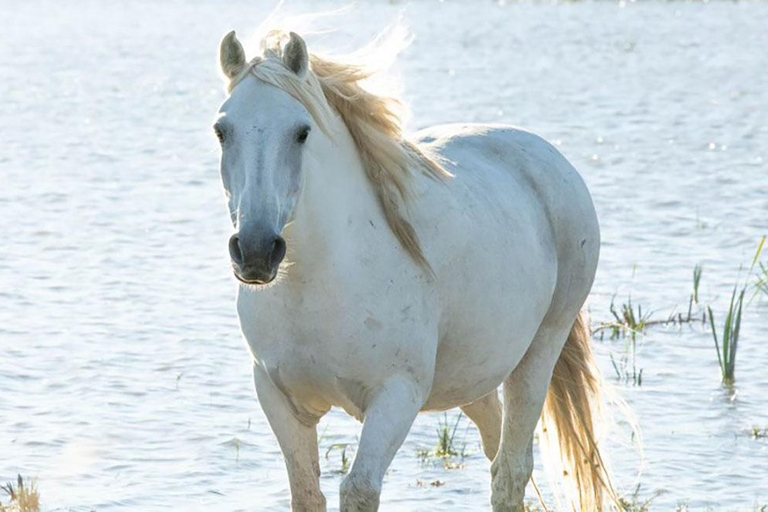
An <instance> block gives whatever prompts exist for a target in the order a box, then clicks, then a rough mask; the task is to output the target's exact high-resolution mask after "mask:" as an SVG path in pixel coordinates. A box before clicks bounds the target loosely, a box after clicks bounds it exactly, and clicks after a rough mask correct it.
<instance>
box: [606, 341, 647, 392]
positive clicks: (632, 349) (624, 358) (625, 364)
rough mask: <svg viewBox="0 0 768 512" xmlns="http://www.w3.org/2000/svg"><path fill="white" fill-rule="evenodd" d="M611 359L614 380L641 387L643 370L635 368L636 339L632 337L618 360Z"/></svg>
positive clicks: (612, 357)
mask: <svg viewBox="0 0 768 512" xmlns="http://www.w3.org/2000/svg"><path fill="white" fill-rule="evenodd" d="M610 357H611V365H612V366H613V371H615V372H616V378H617V379H619V380H621V381H624V382H626V383H632V385H634V386H642V385H643V369H642V368H638V367H637V339H636V338H635V337H634V336H633V337H632V338H630V340H629V341H628V342H627V344H626V346H625V347H624V353H623V354H622V355H621V357H619V358H615V357H614V356H613V354H611V355H610Z"/></svg>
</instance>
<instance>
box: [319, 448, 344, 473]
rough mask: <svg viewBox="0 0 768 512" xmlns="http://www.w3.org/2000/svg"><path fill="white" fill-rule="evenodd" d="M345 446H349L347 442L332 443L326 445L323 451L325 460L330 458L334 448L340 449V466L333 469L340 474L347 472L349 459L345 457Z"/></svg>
mask: <svg viewBox="0 0 768 512" xmlns="http://www.w3.org/2000/svg"><path fill="white" fill-rule="evenodd" d="M347 447H349V443H337V444H332V445H331V446H329V447H328V450H326V452H325V460H328V459H329V458H330V454H331V452H332V451H334V450H340V451H341V467H340V468H339V469H338V470H336V471H335V473H338V474H340V475H346V474H347V473H348V472H349V463H350V460H349V458H348V457H347Z"/></svg>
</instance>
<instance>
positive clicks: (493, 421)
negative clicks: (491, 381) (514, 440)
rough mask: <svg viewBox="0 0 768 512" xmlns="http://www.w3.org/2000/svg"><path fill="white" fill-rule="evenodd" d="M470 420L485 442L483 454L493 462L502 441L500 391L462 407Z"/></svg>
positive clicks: (494, 391)
mask: <svg viewBox="0 0 768 512" xmlns="http://www.w3.org/2000/svg"><path fill="white" fill-rule="evenodd" d="M461 410H462V411H464V414H466V415H467V416H468V417H469V419H471V420H472V422H473V423H474V424H475V425H477V429H478V430H479V431H480V438H481V439H482V441H483V452H485V456H486V457H488V460H490V461H492V460H493V458H494V457H496V452H498V451H499V442H500V440H501V400H499V392H498V390H495V389H494V390H493V391H491V392H490V393H488V394H487V395H485V396H484V397H482V398H481V399H480V400H477V401H475V402H472V403H471V404H467V405H464V406H462V407H461Z"/></svg>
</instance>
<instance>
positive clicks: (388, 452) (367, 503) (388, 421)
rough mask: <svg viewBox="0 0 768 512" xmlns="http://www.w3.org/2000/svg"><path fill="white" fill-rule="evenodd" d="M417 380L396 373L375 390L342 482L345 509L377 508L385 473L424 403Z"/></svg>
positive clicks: (355, 511)
mask: <svg viewBox="0 0 768 512" xmlns="http://www.w3.org/2000/svg"><path fill="white" fill-rule="evenodd" d="M424 400H425V394H424V393H423V392H422V390H421V389H420V388H419V386H417V385H416V384H415V383H413V382H411V381H409V380H407V379H405V378H401V377H393V378H391V379H390V380H388V381H387V383H386V384H385V385H384V386H382V387H381V388H380V389H379V390H377V391H376V392H375V394H374V395H373V397H372V399H371V401H370V402H369V404H368V406H367V408H366V411H365V420H364V421H363V432H362V434H361V436H360V445H359V447H358V449H357V454H356V455H355V462H354V463H353V464H352V469H351V470H350V472H349V475H347V477H346V478H345V479H344V481H343V482H342V484H341V512H375V511H376V510H378V508H379V495H380V494H381V484H382V481H383V480H384V474H385V473H386V471H387V468H388V467H389V464H390V463H391V462H392V459H393V458H394V456H395V453H397V450H398V448H400V445H401V444H402V443H403V441H404V440H405V437H406V436H407V435H408V431H409V430H410V429H411V424H412V423H413V420H414V419H415V418H416V415H417V414H418V413H419V410H420V409H421V406H422V405H423V404H424Z"/></svg>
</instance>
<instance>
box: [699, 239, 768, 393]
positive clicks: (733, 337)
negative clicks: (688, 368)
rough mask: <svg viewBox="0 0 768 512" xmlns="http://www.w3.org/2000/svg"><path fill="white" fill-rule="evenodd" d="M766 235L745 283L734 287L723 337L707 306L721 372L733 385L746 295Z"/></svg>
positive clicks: (724, 380) (728, 382) (726, 381)
mask: <svg viewBox="0 0 768 512" xmlns="http://www.w3.org/2000/svg"><path fill="white" fill-rule="evenodd" d="M765 241H766V237H763V238H762V239H761V240H760V244H759V245H758V247H757V251H756V252H755V256H754V258H752V264H751V265H750V267H749V271H748V272H747V277H746V278H745V280H744V283H743V284H741V286H740V285H739V281H740V279H737V280H736V284H735V285H734V287H733V292H732V293H731V301H730V303H729V305H728V310H727V311H726V315H725V324H724V325H723V330H722V333H721V337H720V338H718V336H717V327H716V326H715V317H714V314H713V313H712V308H711V307H707V311H708V312H709V324H710V326H711V327H712V338H713V340H714V342H715V349H716V350H717V361H718V363H720V373H721V374H722V378H723V382H724V383H725V384H728V385H731V384H733V383H734V381H735V380H736V354H737V352H738V348H739V336H740V334H741V319H742V314H743V311H744V295H745V294H746V292H747V289H748V287H749V283H748V281H749V276H751V275H752V272H753V271H754V269H755V266H756V265H757V262H758V260H759V259H760V255H761V254H762V252H763V248H764V247H765Z"/></svg>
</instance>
